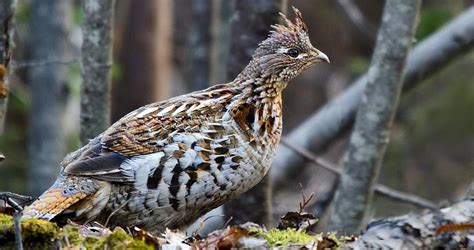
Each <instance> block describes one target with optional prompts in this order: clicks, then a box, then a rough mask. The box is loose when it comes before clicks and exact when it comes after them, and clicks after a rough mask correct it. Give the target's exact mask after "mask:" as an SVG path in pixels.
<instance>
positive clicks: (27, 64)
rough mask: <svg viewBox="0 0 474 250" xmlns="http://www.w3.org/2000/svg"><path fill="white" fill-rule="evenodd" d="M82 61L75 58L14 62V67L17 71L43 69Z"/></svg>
mask: <svg viewBox="0 0 474 250" xmlns="http://www.w3.org/2000/svg"><path fill="white" fill-rule="evenodd" d="M80 61H81V58H80V57H73V58H69V59H59V58H51V59H46V60H38V61H12V67H13V68H14V69H15V70H17V69H22V68H28V67H43V66H49V65H51V64H58V65H61V64H62V65H65V66H68V65H71V64H75V63H79V62H80Z"/></svg>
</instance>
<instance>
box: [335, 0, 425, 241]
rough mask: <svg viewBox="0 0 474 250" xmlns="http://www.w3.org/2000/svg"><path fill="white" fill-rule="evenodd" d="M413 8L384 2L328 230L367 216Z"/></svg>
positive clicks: (356, 225) (352, 225)
mask: <svg viewBox="0 0 474 250" xmlns="http://www.w3.org/2000/svg"><path fill="white" fill-rule="evenodd" d="M419 8H420V1H418V0H416V1H413V0H400V1H386V3H385V8H384V13H383V16H382V24H381V27H380V29H379V32H378V35H377V44H376V47H375V51H374V55H373V57H372V63H371V66H370V68H369V72H368V76H367V78H368V79H367V85H366V87H365V91H364V94H363V96H362V101H361V103H360V106H359V109H358V111H357V116H356V122H355V127H354V131H353V132H352V135H351V138H350V144H349V148H348V152H347V153H346V155H345V157H344V161H343V173H342V176H341V177H340V179H339V186H338V190H337V191H336V195H335V198H334V202H333V204H332V206H333V207H332V210H331V213H330V219H329V228H330V230H338V231H339V232H343V233H344V232H345V233H357V232H358V230H360V229H361V227H362V224H363V221H364V218H365V216H366V215H367V211H368V208H369V205H370V202H371V200H372V196H373V189H374V185H375V180H376V178H377V176H378V172H379V169H380V164H381V162H382V160H383V156H384V153H385V147H386V145H387V144H388V141H389V134H390V127H391V125H392V120H393V117H394V114H395V111H396V108H397V105H398V98H399V95H400V92H401V89H402V83H403V69H404V66H405V59H406V57H407V54H408V51H409V49H410V46H411V43H412V41H413V35H414V31H415V27H416V23H417V17H418V12H419Z"/></svg>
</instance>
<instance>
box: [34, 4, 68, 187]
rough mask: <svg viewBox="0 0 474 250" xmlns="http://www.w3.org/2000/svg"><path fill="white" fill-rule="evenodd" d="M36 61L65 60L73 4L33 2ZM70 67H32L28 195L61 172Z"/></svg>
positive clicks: (46, 185) (44, 185)
mask: <svg viewBox="0 0 474 250" xmlns="http://www.w3.org/2000/svg"><path fill="white" fill-rule="evenodd" d="M31 5H32V6H31V9H32V17H31V24H32V33H33V34H32V39H33V40H34V41H35V48H34V49H33V50H32V53H33V55H32V56H33V58H32V61H43V60H48V59H51V58H54V59H57V58H65V57H66V55H67V50H68V46H67V45H68V44H67V39H66V37H68V28H69V25H68V24H69V23H70V22H69V21H70V17H71V16H70V13H71V9H72V8H71V7H72V6H71V2H70V1H51V0H49V1H42V0H34V1H32V2H31ZM66 81H67V67H66V66H65V65H62V64H46V65H38V66H36V67H32V68H31V71H30V74H29V82H30V84H31V86H30V93H31V105H30V107H31V108H30V113H29V131H28V132H29V133H28V153H29V161H30V163H29V169H28V181H27V183H28V192H29V193H30V194H31V195H38V194H40V193H42V191H44V190H45V189H46V188H48V187H49V186H50V185H51V183H52V181H53V180H54V178H55V177H56V174H57V172H58V170H59V161H60V160H61V158H62V156H63V150H64V139H63V137H64V136H63V132H62V127H61V113H62V107H63V106H64V103H65V83H66Z"/></svg>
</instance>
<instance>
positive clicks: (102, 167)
mask: <svg viewBox="0 0 474 250" xmlns="http://www.w3.org/2000/svg"><path fill="white" fill-rule="evenodd" d="M294 12H295V15H296V19H295V22H294V23H293V22H291V21H290V20H288V19H287V18H286V17H285V16H284V15H282V16H283V18H284V20H285V25H274V26H272V28H273V30H272V31H271V32H270V35H269V37H268V38H267V39H266V40H264V41H263V42H261V43H260V44H259V46H258V48H257V49H256V51H255V53H254V54H253V57H252V60H251V61H250V63H249V64H248V65H247V67H246V68H245V69H244V70H243V71H242V72H241V73H240V74H239V75H238V76H237V78H235V80H234V81H232V82H230V83H226V84H221V85H215V86H213V87H210V88H208V89H205V90H201V91H197V92H193V93H190V94H187V95H182V96H178V97H174V98H172V99H169V100H166V101H162V102H157V103H153V104H149V105H146V106H144V107H141V108H139V109H137V110H135V111H132V112H131V113H129V114H128V115H126V116H125V117H123V118H121V119H120V120H119V121H117V122H116V123H115V124H113V125H112V126H111V127H110V128H108V129H107V130H106V131H105V132H103V133H102V134H100V135H98V136H97V137H96V138H94V139H92V140H91V141H90V142H89V143H88V144H87V145H85V146H84V147H82V148H80V149H79V150H77V151H75V152H73V153H71V154H69V155H68V156H66V158H65V159H64V160H63V162H62V163H61V171H60V174H59V176H58V178H57V180H56V182H55V183H54V184H53V186H52V187H50V188H49V189H48V190H47V191H46V192H45V193H43V194H42V195H41V196H40V197H39V198H38V199H37V200H36V201H34V202H33V204H32V205H30V206H28V207H26V208H25V210H24V216H25V217H34V218H43V219H48V220H57V221H65V219H71V220H73V221H76V222H79V223H87V222H91V221H98V222H100V223H102V224H106V225H107V226H122V227H131V226H138V227H141V228H144V229H147V230H149V231H155V232H156V231H161V230H163V229H164V228H166V227H169V228H182V227H184V226H186V225H188V224H190V223H192V222H193V221H194V220H196V219H197V218H198V217H199V216H202V215H203V214H205V213H206V212H208V211H209V210H211V209H213V208H215V207H217V206H220V205H222V204H223V203H225V202H226V201H229V200H231V199H233V198H235V197H237V196H238V195H240V194H241V193H243V192H245V191H247V190H249V189H250V188H252V187H253V186H254V185H256V184H257V183H258V182H259V181H260V180H261V179H262V178H263V177H264V176H265V174H266V173H267V171H268V170H269V168H270V165H271V162H272V158H273V156H274V154H275V150H276V148H277V145H278V142H279V140H280V136H281V131H282V98H281V94H282V90H283V89H284V88H285V87H286V86H287V84H288V81H289V80H291V79H292V78H294V77H295V76H297V75H298V74H299V73H300V72H302V71H303V70H305V69H307V68H308V67H310V66H311V65H313V64H315V63H317V62H321V61H325V62H329V59H328V57H327V56H326V55H325V54H324V53H322V52H321V51H319V50H317V49H316V48H314V47H313V45H311V42H310V40H309V38H308V33H307V32H308V30H307V27H306V25H305V24H304V22H303V19H302V17H301V13H300V12H299V11H298V10H297V9H295V8H294Z"/></svg>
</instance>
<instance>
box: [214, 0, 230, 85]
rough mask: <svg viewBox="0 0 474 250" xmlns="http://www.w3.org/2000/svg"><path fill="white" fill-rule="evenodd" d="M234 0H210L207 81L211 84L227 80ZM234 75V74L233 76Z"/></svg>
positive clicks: (228, 79)
mask: <svg viewBox="0 0 474 250" xmlns="http://www.w3.org/2000/svg"><path fill="white" fill-rule="evenodd" d="M234 8H235V0H227V1H221V0H212V29H211V31H212V32H211V33H212V43H211V55H210V57H211V63H210V65H211V66H210V67H211V68H210V71H211V73H210V76H209V79H210V80H209V81H210V83H211V84H219V83H224V82H229V81H231V80H232V79H231V78H229V77H228V76H227V65H226V63H225V62H227V59H228V57H229V49H230V36H231V17H232V13H233V11H234ZM234 77H235V76H234Z"/></svg>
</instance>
